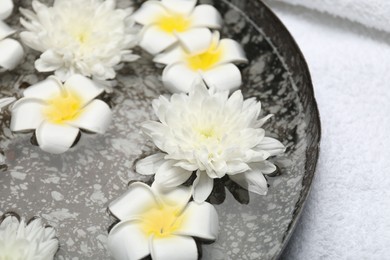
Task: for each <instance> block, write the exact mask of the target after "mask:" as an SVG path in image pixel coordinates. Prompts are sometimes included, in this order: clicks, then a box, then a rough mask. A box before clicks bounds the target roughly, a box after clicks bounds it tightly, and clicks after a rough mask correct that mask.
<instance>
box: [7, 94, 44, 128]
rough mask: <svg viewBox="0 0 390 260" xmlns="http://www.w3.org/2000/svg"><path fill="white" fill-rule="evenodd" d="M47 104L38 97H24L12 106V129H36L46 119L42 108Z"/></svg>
mask: <svg viewBox="0 0 390 260" xmlns="http://www.w3.org/2000/svg"><path fill="white" fill-rule="evenodd" d="M44 107H45V104H44V103H43V102H41V101H39V100H37V99H32V98H22V99H19V100H18V101H17V102H15V104H13V106H12V109H11V110H12V117H11V130H12V131H27V130H34V129H36V128H38V127H39V125H40V124H41V123H42V121H43V120H44V118H43V114H42V110H43V109H44Z"/></svg>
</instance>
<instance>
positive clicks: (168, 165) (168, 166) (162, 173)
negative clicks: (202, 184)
mask: <svg viewBox="0 0 390 260" xmlns="http://www.w3.org/2000/svg"><path fill="white" fill-rule="evenodd" d="M175 163H176V162H175V161H167V162H165V163H164V164H163V165H161V167H160V168H159V169H158V171H157V173H156V176H155V182H156V184H157V185H158V187H159V189H161V190H170V189H172V188H175V187H177V186H179V185H181V184H183V183H184V182H185V181H187V180H188V178H190V177H191V174H192V172H190V171H187V170H184V169H183V168H180V167H176V166H174V164H175Z"/></svg>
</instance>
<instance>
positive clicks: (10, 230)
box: [0, 214, 58, 260]
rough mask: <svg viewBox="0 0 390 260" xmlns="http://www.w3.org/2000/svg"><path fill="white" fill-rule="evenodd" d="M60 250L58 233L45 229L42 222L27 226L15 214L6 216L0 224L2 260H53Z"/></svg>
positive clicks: (31, 223) (49, 228)
mask: <svg viewBox="0 0 390 260" xmlns="http://www.w3.org/2000/svg"><path fill="white" fill-rule="evenodd" d="M57 250H58V240H57V238H56V232H55V230H54V229H53V228H51V227H44V226H43V223H42V220H41V219H39V218H36V219H33V220H32V221H30V222H29V223H28V224H27V225H26V223H25V221H24V219H22V220H20V221H19V219H18V217H17V216H15V215H13V214H6V215H4V216H3V219H2V221H1V223H0V259H1V260H52V259H53V258H54V254H55V253H56V252H57Z"/></svg>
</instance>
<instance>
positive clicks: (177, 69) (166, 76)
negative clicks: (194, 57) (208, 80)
mask: <svg viewBox="0 0 390 260" xmlns="http://www.w3.org/2000/svg"><path fill="white" fill-rule="evenodd" d="M162 80H163V83H164V85H165V87H166V88H167V89H168V90H169V91H171V92H172V93H180V92H185V93H186V92H189V91H190V90H191V88H192V86H193V84H194V83H195V82H198V81H199V80H201V76H200V74H199V73H198V72H195V71H193V70H191V69H189V68H188V67H187V66H186V65H185V64H183V63H176V64H172V65H169V66H167V67H165V69H164V71H163V75H162Z"/></svg>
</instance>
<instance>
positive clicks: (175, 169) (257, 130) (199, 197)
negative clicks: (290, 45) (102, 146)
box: [136, 84, 285, 202]
mask: <svg viewBox="0 0 390 260" xmlns="http://www.w3.org/2000/svg"><path fill="white" fill-rule="evenodd" d="M153 109H154V111H155V113H156V115H157V117H158V119H159V120H160V122H155V121H147V122H145V123H143V125H142V129H143V132H144V133H145V134H146V135H147V136H148V137H149V138H150V139H151V140H152V141H153V142H154V143H155V145H156V146H157V147H158V148H159V149H160V150H161V151H162V152H161V153H157V154H154V155H151V156H149V157H146V158H145V159H143V160H140V161H139V162H138V163H137V165H136V168H137V172H139V173H141V174H145V175H150V174H154V173H155V174H156V175H155V183H156V185H157V186H158V187H159V188H160V189H162V190H169V189H171V188H174V187H176V186H178V185H181V184H183V183H184V182H186V181H187V180H188V179H189V178H190V176H191V175H192V174H193V172H194V171H196V175H197V177H196V179H195V180H194V184H193V185H194V191H193V196H194V200H195V201H197V202H202V201H204V200H206V199H207V198H208V196H209V195H210V193H211V191H212V189H213V180H214V179H216V178H222V177H224V176H225V175H228V176H229V178H230V179H231V180H232V181H234V182H236V183H237V184H239V185H240V186H242V187H244V188H246V189H248V190H249V191H252V192H255V193H257V194H263V195H264V194H266V193H267V182H266V179H265V178H264V176H263V174H270V173H273V172H274V171H275V170H276V167H275V165H274V164H272V163H271V162H269V161H267V159H268V158H269V157H270V156H273V155H277V154H280V153H282V152H284V150H285V147H284V146H283V144H282V143H280V142H279V141H278V140H276V139H274V138H270V137H266V136H265V131H264V129H262V128H261V127H262V125H263V124H264V123H265V121H266V120H267V119H268V118H270V115H268V116H266V117H264V118H262V119H258V117H259V114H260V110H261V104H260V102H257V101H256V99H255V98H250V99H247V100H243V96H242V94H241V91H236V92H234V93H233V94H232V95H231V97H230V98H228V91H224V92H216V93H213V91H212V90H207V89H206V87H205V86H203V85H202V84H198V85H196V86H195V88H194V90H192V91H191V92H190V93H189V94H188V95H186V94H184V93H181V94H174V95H173V96H172V97H171V99H170V100H168V99H166V98H165V97H163V96H161V97H160V98H159V99H157V100H154V101H153Z"/></svg>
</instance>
